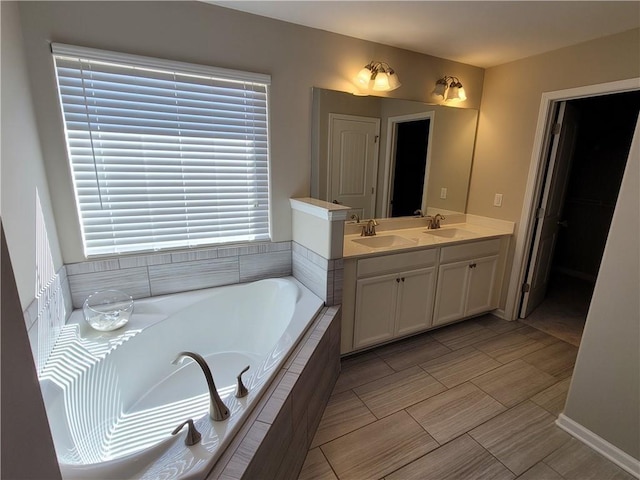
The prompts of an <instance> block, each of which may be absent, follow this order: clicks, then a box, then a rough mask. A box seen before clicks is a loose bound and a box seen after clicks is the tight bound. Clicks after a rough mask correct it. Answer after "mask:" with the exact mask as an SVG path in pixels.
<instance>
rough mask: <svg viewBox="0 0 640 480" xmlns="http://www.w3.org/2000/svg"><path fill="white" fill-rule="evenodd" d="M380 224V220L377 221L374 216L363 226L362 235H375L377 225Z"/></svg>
mask: <svg viewBox="0 0 640 480" xmlns="http://www.w3.org/2000/svg"><path fill="white" fill-rule="evenodd" d="M377 226H378V222H376V221H375V220H374V219H373V218H372V219H371V220H368V221H367V224H366V225H363V226H362V232H360V236H361V237H373V236H374V235H375V234H376V227H377Z"/></svg>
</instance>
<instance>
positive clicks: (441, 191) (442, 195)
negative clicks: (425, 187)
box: [440, 187, 447, 199]
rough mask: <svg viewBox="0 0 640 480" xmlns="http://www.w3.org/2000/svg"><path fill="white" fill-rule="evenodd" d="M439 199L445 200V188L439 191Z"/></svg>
mask: <svg viewBox="0 0 640 480" xmlns="http://www.w3.org/2000/svg"><path fill="white" fill-rule="evenodd" d="M440 198H443V199H444V198H447V187H442V188H441V189H440Z"/></svg>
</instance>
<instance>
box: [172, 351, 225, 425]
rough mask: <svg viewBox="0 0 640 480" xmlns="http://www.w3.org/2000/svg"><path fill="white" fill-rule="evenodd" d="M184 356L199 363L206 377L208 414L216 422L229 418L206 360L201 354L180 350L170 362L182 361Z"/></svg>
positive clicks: (176, 363) (175, 363)
mask: <svg viewBox="0 0 640 480" xmlns="http://www.w3.org/2000/svg"><path fill="white" fill-rule="evenodd" d="M185 357H190V358H192V359H193V360H195V362H196V363H197V364H198V365H200V368H201V369H202V372H203V373H204V376H205V378H206V379H207V385H208V387H209V416H210V417H211V418H212V419H213V420H214V421H216V422H219V421H222V420H226V419H227V418H229V415H230V413H229V409H228V408H227V406H226V405H225V404H224V402H223V401H222V399H221V398H220V395H218V391H217V390H216V384H215V383H214V382H213V375H212V374H211V369H210V368H209V365H207V362H205V360H204V358H202V356H200V355H198V354H197V353H193V352H180V353H179V354H178V356H177V357H176V358H175V359H174V360H173V362H171V363H172V364H173V365H178V364H179V363H182V360H183V359H184V358H185Z"/></svg>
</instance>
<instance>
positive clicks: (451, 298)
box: [433, 239, 501, 326]
mask: <svg viewBox="0 0 640 480" xmlns="http://www.w3.org/2000/svg"><path fill="white" fill-rule="evenodd" d="M500 245H501V242H500V239H492V240H484V241H479V242H474V243H468V244H464V245H455V246H450V247H443V248H442V251H441V254H440V265H439V267H438V286H437V290H436V299H435V307H434V314H433V325H434V326H437V325H443V324H446V323H450V322H453V321H455V320H459V319H461V318H465V317H470V316H473V315H477V314H479V313H483V312H487V311H489V310H493V309H494V308H496V307H497V304H498V298H497V293H498V290H499V289H498V288H497V284H496V279H497V272H498V263H499V258H500Z"/></svg>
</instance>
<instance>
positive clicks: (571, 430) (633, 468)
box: [556, 413, 640, 479]
mask: <svg viewBox="0 0 640 480" xmlns="http://www.w3.org/2000/svg"><path fill="white" fill-rule="evenodd" d="M556 425H557V426H558V427H560V428H561V429H563V430H564V431H565V432H567V433H568V434H569V435H571V436H573V437H575V438H576V439H578V440H580V441H581V442H582V443H584V444H586V445H588V446H589V447H591V448H593V449H594V450H595V451H596V452H598V453H599V454H601V455H603V456H604V457H606V458H608V459H609V460H611V461H612V462H613V463H615V464H616V465H618V466H619V467H620V468H622V469H623V470H625V471H626V472H629V473H630V474H631V475H633V476H634V477H636V478H638V479H640V460H638V459H636V458H633V457H632V456H631V455H629V454H628V453H625V452H623V451H622V450H620V449H619V448H618V447H616V446H615V445H612V444H611V443H609V442H607V441H606V440H605V439H604V438H602V437H599V436H598V435H596V434H595V433H593V432H592V431H591V430H589V429H587V428H585V427H583V426H582V425H580V424H579V423H577V422H575V421H573V420H571V419H570V418H569V417H567V416H565V415H564V414H563V413H561V414H560V415H559V416H558V419H557V420H556Z"/></svg>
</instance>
